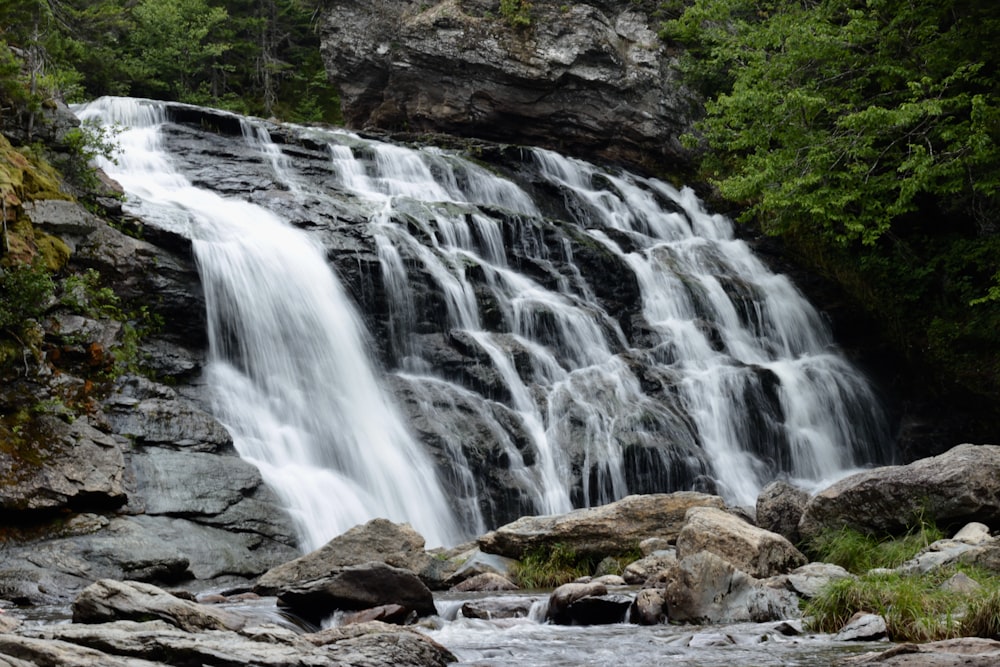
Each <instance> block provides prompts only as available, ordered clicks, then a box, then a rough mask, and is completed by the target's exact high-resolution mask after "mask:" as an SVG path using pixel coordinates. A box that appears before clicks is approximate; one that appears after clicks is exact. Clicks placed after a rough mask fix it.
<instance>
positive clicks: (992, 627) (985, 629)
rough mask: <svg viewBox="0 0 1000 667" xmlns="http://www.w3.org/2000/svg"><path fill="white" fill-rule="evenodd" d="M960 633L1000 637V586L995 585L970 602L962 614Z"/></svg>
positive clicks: (970, 635)
mask: <svg viewBox="0 0 1000 667" xmlns="http://www.w3.org/2000/svg"><path fill="white" fill-rule="evenodd" d="M960 634H961V635H962V636H965V637H985V638H987V639H997V638H998V637H1000V586H994V587H993V588H991V589H989V590H988V591H987V592H986V594H984V595H980V596H978V597H976V598H975V599H974V600H972V601H971V602H970V603H969V606H968V609H967V610H966V612H965V614H964V615H963V616H962V624H961V631H960Z"/></svg>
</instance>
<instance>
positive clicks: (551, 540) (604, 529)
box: [479, 491, 723, 559]
mask: <svg viewBox="0 0 1000 667" xmlns="http://www.w3.org/2000/svg"><path fill="white" fill-rule="evenodd" d="M691 507H716V508H720V509H721V508H722V507H723V502H722V499H721V498H719V497H718V496H709V495H705V494H703V493H695V492H690V491H682V492H678V493H669V494H663V493H661V494H649V495H635V496H627V497H625V498H622V499H621V500H619V501H617V502H613V503H609V504H607V505H603V506H601V507H592V508H587V509H579V510H573V511H572V512H569V513H568V514H559V515H550V516H528V517H522V518H520V519H518V520H517V521H515V522H513V523H510V524H507V525H506V526H502V527H500V528H497V529H496V530H494V531H492V532H490V533H487V534H486V535H484V536H482V537H480V538H479V547H480V548H481V549H482V550H483V551H485V552H487V553H495V554H500V555H502V556H507V557H509V558H518V559H520V558H523V557H524V554H525V553H527V552H528V551H531V550H533V549H538V548H542V547H552V546H554V545H556V544H562V545H564V546H566V547H567V548H569V549H572V550H573V551H574V552H575V553H577V554H581V555H586V554H593V555H599V556H602V557H603V556H606V555H608V554H614V553H618V552H620V551H621V550H622V545H628V544H638V543H639V542H640V541H642V540H644V539H646V538H648V537H661V538H665V539H672V538H674V539H675V538H676V537H677V535H678V533H679V532H680V530H681V527H682V526H683V525H684V517H685V514H686V513H687V511H688V509H690V508H691Z"/></svg>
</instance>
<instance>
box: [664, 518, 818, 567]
mask: <svg viewBox="0 0 1000 667" xmlns="http://www.w3.org/2000/svg"><path fill="white" fill-rule="evenodd" d="M700 551H710V552H712V553H714V554H716V555H717V556H721V557H722V558H725V559H726V560H728V561H729V562H730V563H732V564H733V565H735V566H736V567H737V568H739V569H741V570H743V571H744V572H746V573H747V574H749V575H751V576H753V577H757V578H758V579H763V578H767V577H772V576H775V575H778V574H784V573H786V572H788V571H789V570H791V569H793V568H796V567H798V566H800V565H805V564H806V560H807V559H806V557H805V556H803V555H802V553H801V552H800V551H799V550H798V549H796V548H795V547H794V546H792V544H791V542H789V541H788V540H787V539H785V538H784V537H782V536H781V535H778V534H777V533H772V532H770V531H768V530H764V529H762V528H757V527H756V526H751V525H750V524H749V523H747V522H746V521H744V520H743V519H741V518H739V517H737V516H734V515H732V514H730V513H729V512H725V511H723V510H720V509H717V508H714V507H692V508H691V509H690V510H688V512H687V516H686V518H685V522H684V527H683V528H682V529H681V532H680V533H679V534H678V536H677V558H679V559H684V558H686V557H687V556H689V555H693V554H696V553H698V552H700Z"/></svg>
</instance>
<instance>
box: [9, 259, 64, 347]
mask: <svg viewBox="0 0 1000 667" xmlns="http://www.w3.org/2000/svg"><path fill="white" fill-rule="evenodd" d="M54 289H55V286H54V285H53V282H52V277H51V276H50V275H49V272H48V271H47V270H46V269H45V267H44V266H43V265H42V264H41V263H40V262H36V263H33V264H17V265H14V266H9V267H3V268H0V329H2V330H4V331H7V332H8V333H10V334H11V335H13V336H15V337H18V336H20V334H21V331H22V329H23V327H24V325H25V323H26V322H27V321H28V320H31V319H34V318H37V317H38V316H40V315H41V314H42V313H44V312H45V309H46V308H47V307H48V303H49V300H50V299H51V298H52V293H53V290H54Z"/></svg>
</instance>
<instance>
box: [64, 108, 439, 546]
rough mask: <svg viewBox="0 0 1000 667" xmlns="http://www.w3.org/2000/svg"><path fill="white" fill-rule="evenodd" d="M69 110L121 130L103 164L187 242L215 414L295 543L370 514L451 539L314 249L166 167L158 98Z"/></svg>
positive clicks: (431, 483)
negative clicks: (287, 519) (202, 302)
mask: <svg viewBox="0 0 1000 667" xmlns="http://www.w3.org/2000/svg"><path fill="white" fill-rule="evenodd" d="M78 114H79V115H80V117H81V118H83V119H88V118H98V119H100V120H101V121H102V122H105V123H117V124H120V125H121V126H124V127H125V128H127V129H126V130H125V131H124V132H122V134H121V135H120V136H119V140H120V142H121V146H122V154H121V156H120V157H119V159H118V164H117V165H113V164H106V165H105V169H106V170H107V171H108V172H109V174H110V175H111V176H112V177H113V178H116V179H117V180H118V181H119V182H120V183H121V184H122V186H123V187H124V188H125V190H126V192H127V193H128V194H129V195H130V197H136V198H137V199H138V204H139V206H140V211H141V213H142V215H143V216H144V217H145V218H146V219H147V220H150V221H152V222H153V224H161V225H166V226H170V227H173V228H174V229H178V225H179V224H180V228H179V229H178V230H179V231H182V232H183V233H185V234H186V235H188V236H189V237H190V238H191V239H192V241H193V247H194V250H195V255H196V258H197V263H198V266H199V272H200V275H201V279H202V283H203V287H204V290H205V299H206V305H207V314H208V326H209V332H208V333H209V343H210V362H209V365H208V368H207V370H206V374H207V377H208V381H209V384H210V385H211V387H212V390H213V399H214V407H215V410H216V414H217V416H218V418H219V419H220V421H222V422H223V423H224V424H225V425H226V426H227V427H228V428H229V429H230V431H231V432H232V434H233V439H234V443H235V445H236V448H237V450H238V451H239V453H240V454H241V455H242V456H243V457H244V458H247V459H248V460H251V461H252V462H254V463H255V464H256V465H257V466H258V467H259V468H260V469H261V472H262V474H263V476H264V478H265V480H266V481H267V482H268V483H269V484H270V485H271V486H272V487H273V488H274V489H276V490H277V491H278V492H279V494H280V495H281V496H282V497H283V499H284V501H285V502H286V504H287V506H288V507H289V509H290V511H291V513H292V515H293V517H294V518H295V520H296V521H297V523H298V525H299V532H300V535H301V538H302V542H303V546H304V547H306V548H309V549H312V548H318V547H319V546H321V545H322V544H323V543H324V542H326V541H327V540H329V539H330V538H331V537H333V536H335V535H337V534H339V533H341V532H343V531H345V530H347V529H348V528H350V527H352V526H354V525H356V524H358V523H362V522H364V521H366V520H368V519H370V518H372V517H374V516H386V517H389V518H392V519H394V520H399V521H408V522H410V523H412V524H413V525H414V527H416V528H417V529H418V530H420V531H421V532H422V534H423V535H424V536H425V537H426V538H427V539H428V541H429V542H431V543H437V544H443V543H452V542H454V541H456V540H457V539H458V531H457V528H456V526H455V525H454V523H453V522H452V520H451V512H450V511H449V507H448V504H447V503H446V501H445V498H444V495H443V493H442V491H441V489H440V487H439V486H438V484H437V483H436V481H435V480H436V478H435V474H434V470H433V468H432V467H431V465H430V462H429V460H428V459H427V457H426V455H425V454H424V453H423V451H422V450H421V449H420V448H419V446H418V445H417V443H416V442H414V441H413V439H412V438H411V437H410V435H409V434H408V433H407V431H406V428H405V426H404V425H403V423H402V422H401V421H400V419H399V417H398V415H397V413H396V411H395V409H394V408H393V407H392V405H391V403H390V402H389V400H388V399H387V398H386V396H385V395H384V393H383V391H382V389H381V388H380V386H379V384H378V382H377V380H376V377H375V375H374V373H373V371H372V367H371V364H370V362H369V360H368V356H367V351H366V349H365V345H364V343H363V338H362V329H361V326H360V324H359V322H358V320H357V316H356V314H355V313H354V311H353V309H352V307H351V305H350V302H349V301H348V299H347V298H346V297H345V295H344V294H343V292H342V289H341V287H340V285H339V283H338V281H337V279H336V277H335V276H334V274H333V273H332V272H331V270H330V267H329V266H328V265H327V263H326V261H325V256H324V252H323V250H322V248H320V247H319V246H318V245H316V244H315V243H314V242H313V241H312V240H311V239H310V238H309V237H308V236H306V235H305V234H304V233H302V232H301V231H299V230H297V229H295V228H294V227H292V226H290V225H288V224H287V223H286V222H285V221H283V220H281V219H279V218H278V217H277V216H275V215H274V214H273V213H271V212H269V211H267V210H265V209H263V208H261V207H259V206H255V205H253V204H250V203H247V202H242V201H239V200H234V199H225V198H222V197H219V196H218V195H215V194H214V193H212V192H210V191H208V190H205V189H202V188H196V187H194V186H192V185H191V184H190V183H189V182H188V181H187V179H185V178H184V177H183V176H182V175H181V174H179V173H177V172H176V171H175V170H174V169H173V168H172V167H171V166H170V160H169V156H168V155H166V154H165V153H164V152H163V151H162V150H161V148H160V144H159V134H158V132H159V127H160V126H161V125H162V124H163V123H164V122H165V120H166V118H165V115H164V111H163V109H162V107H161V106H160V105H157V104H155V103H150V102H143V101H136V100H128V99H107V98H104V99H101V100H98V101H96V102H94V103H92V104H90V105H87V106H86V107H83V108H81V109H79V110H78ZM251 136H254V135H251ZM255 139H256V140H258V141H259V140H260V137H259V135H258V136H256V137H255ZM277 164H278V162H277V161H276V162H275V165H277ZM414 499H419V502H414Z"/></svg>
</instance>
